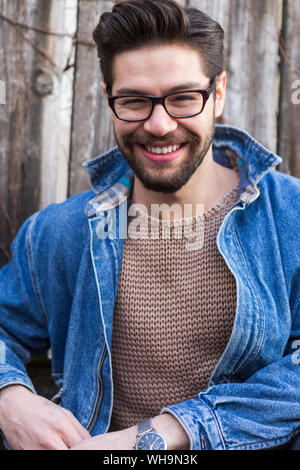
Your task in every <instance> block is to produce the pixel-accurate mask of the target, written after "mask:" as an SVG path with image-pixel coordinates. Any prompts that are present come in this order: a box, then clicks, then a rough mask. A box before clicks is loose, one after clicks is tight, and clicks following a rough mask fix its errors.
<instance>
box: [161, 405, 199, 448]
mask: <svg viewBox="0 0 300 470" xmlns="http://www.w3.org/2000/svg"><path fill="white" fill-rule="evenodd" d="M152 425H153V428H154V429H155V431H157V432H158V433H159V434H161V435H162V436H163V437H164V438H165V440H166V442H167V447H168V450H189V449H190V439H189V437H188V435H187V433H186V431H185V430H184V428H183V426H182V425H181V424H180V422H179V421H178V419H176V418H175V417H174V416H173V415H171V414H170V413H163V414H161V415H159V416H155V418H153V419H152Z"/></svg>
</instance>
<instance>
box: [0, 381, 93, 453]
mask: <svg viewBox="0 0 300 470" xmlns="http://www.w3.org/2000/svg"><path fill="white" fill-rule="evenodd" d="M0 428H1V430H2V431H3V433H4V435H5V438H6V440H7V442H8V444H9V445H10V446H11V447H12V449H14V450H46V449H48V450H66V449H68V448H70V447H72V446H74V445H76V444H79V443H80V442H81V441H83V440H85V439H88V438H90V434H89V433H88V432H87V431H86V429H84V428H83V427H82V426H81V424H80V423H79V421H77V419H76V418H75V417H74V416H73V414H72V413H70V412H69V411H68V410H66V409H64V408H62V407H60V406H58V405H56V404H54V403H52V402H51V401H49V400H47V399H46V398H43V397H40V396H38V395H35V394H34V393H32V392H31V391H30V390H29V389H27V388H26V387H23V386H22V385H11V386H8V387H5V388H4V389H2V390H1V391H0Z"/></svg>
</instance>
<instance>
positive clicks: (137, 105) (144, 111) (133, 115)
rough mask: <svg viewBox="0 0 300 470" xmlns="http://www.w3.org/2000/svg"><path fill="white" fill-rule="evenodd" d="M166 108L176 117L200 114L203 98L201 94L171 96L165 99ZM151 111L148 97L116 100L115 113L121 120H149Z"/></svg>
mask: <svg viewBox="0 0 300 470" xmlns="http://www.w3.org/2000/svg"><path fill="white" fill-rule="evenodd" d="M165 106H166V109H167V111H168V113H170V114H171V115H172V116H174V117H185V116H191V115H195V114H199V113H200V112H201V110H202V107H203V96H202V94H201V93H199V92H187V93H178V94H173V95H169V96H167V97H166V99H165ZM151 109H152V101H151V99H150V98H147V97H143V96H127V97H120V98H117V99H116V100H115V111H116V113H117V115H118V116H119V117H120V118H121V119H128V120H131V119H132V120H134V119H141V120H142V119H147V118H148V117H149V115H150V113H151Z"/></svg>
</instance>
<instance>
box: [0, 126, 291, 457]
mask: <svg viewBox="0 0 300 470" xmlns="http://www.w3.org/2000/svg"><path fill="white" fill-rule="evenodd" d="M232 154H235V155H237V156H238V167H239V173H240V199H239V201H238V203H237V204H236V205H235V206H234V207H233V208H232V209H231V210H230V211H229V213H228V214H227V215H226V217H225V219H224V220H223V222H222V225H221V227H220V229H219V232H218V236H217V246H218V249H219V251H220V253H221V255H222V256H223V257H224V260H225V262H226V264H227V266H228V268H229V269H230V271H231V272H232V273H233V275H234V277H235V280H236V288H237V306H236V316H235V322H234V326H233V330H232V334H231V337H230V340H229V342H228V345H227V347H226V349H225V351H224V353H223V355H222V357H220V360H219V362H218V364H217V366H216V368H215V370H214V372H213V374H212V376H211V377H210V380H209V384H208V387H207V388H206V389H205V390H199V394H198V395H197V396H195V397H194V398H193V399H188V400H186V401H184V402H181V403H177V404H172V405H170V406H166V407H165V408H163V409H162V410H161V412H169V413H171V414H173V415H174V416H175V417H176V418H177V419H178V420H179V421H180V423H181V424H182V426H183V427H184V429H185V430H186V432H187V434H188V436H189V438H190V443H191V446H190V448H191V449H216V450H217V449H229V450H234V449H239V450H244V449H245V450H250V449H264V448H272V447H276V446H281V445H283V444H285V443H286V442H288V441H290V440H291V439H292V437H293V436H295V435H296V434H297V433H298V432H299V431H300V243H299V234H300V218H299V208H300V180H299V179H297V178H294V177H292V176H289V175H286V174H283V173H281V172H279V171H272V170H273V169H274V168H275V167H276V166H277V165H278V163H280V162H281V158H280V157H278V156H276V155H274V154H273V153H271V152H270V151H268V150H266V149H265V148H263V147H262V146H261V145H260V144H258V143H257V142H256V141H255V140H254V139H253V138H252V137H251V136H250V135H249V134H247V133H246V132H244V131H242V130H240V129H238V128H234V127H229V126H222V125H217V126H216V132H215V137H214V141H213V155H214V159H215V161H217V162H218V163H219V164H221V165H224V166H227V167H231V165H232V163H231V162H232V159H231V158H230V155H232ZM84 166H85V167H86V169H87V171H88V173H89V176H90V181H91V186H92V190H89V191H86V192H83V193H80V194H78V195H76V196H73V197H71V198H69V199H68V200H67V201H65V202H63V203H61V204H51V205H50V206H48V207H47V208H45V209H43V210H41V211H39V212H37V213H35V214H33V215H32V216H31V217H30V218H29V219H28V220H27V221H25V223H24V224H23V225H22V227H21V229H20V230H19V232H18V234H17V236H16V238H15V240H14V242H13V245H12V250H13V259H12V261H10V262H9V263H7V264H6V265H5V266H4V267H3V268H2V269H1V270H0V388H2V387H4V386H6V385H9V384H23V385H24V386H26V387H28V388H29V389H31V390H32V391H33V392H35V390H34V387H33V384H32V382H31V380H30V379H29V377H28V375H27V373H26V364H27V363H28V361H29V359H30V354H31V353H38V352H45V351H47V350H48V349H49V348H51V355H52V374H53V377H54V379H55V381H56V383H57V385H58V386H59V387H60V396H61V405H62V406H63V407H65V408H67V409H69V410H70V411H71V412H72V413H73V414H74V415H75V416H76V417H77V419H78V420H79V421H80V422H81V424H82V425H83V426H84V427H85V428H87V429H88V430H89V431H90V432H91V435H96V434H101V433H105V432H106V431H107V430H108V428H109V423H110V417H111V413H112V406H113V380H112V361H111V343H112V325H113V311H114V304H115V300H116V295H117V287H118V277H119V273H120V269H121V264H122V253H123V246H124V238H125V237H123V236H121V235H120V233H121V231H120V232H118V233H119V236H117V237H115V236H110V233H111V232H110V230H111V228H114V229H118V228H122V224H123V222H124V219H126V217H127V212H126V211H127V208H128V204H129V201H130V185H131V181H132V176H133V175H132V173H131V170H130V168H129V167H128V165H127V163H126V161H125V160H124V158H123V156H122V155H121V153H120V151H119V150H118V148H117V147H115V148H114V149H112V150H111V151H109V152H107V153H105V154H104V155H102V156H100V157H97V158H95V159H93V160H91V161H89V162H86V163H84ZM95 193H96V194H95ZM116 195H118V199H119V201H118V200H117V199H116V197H115V196H116ZM120 195H121V197H119V196H120ZM122 220H123V222H122ZM105 227H108V229H107V230H106V231H105ZM109 227H110V228H109ZM105 234H106V235H105ZM103 235H104V236H103ZM141 301H142V298H141ZM132 399H133V400H134V397H132Z"/></svg>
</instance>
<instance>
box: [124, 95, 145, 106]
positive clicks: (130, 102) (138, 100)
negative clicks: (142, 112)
mask: <svg viewBox="0 0 300 470" xmlns="http://www.w3.org/2000/svg"><path fill="white" fill-rule="evenodd" d="M148 103H149V100H147V98H142V97H138V96H128V97H124V98H118V99H117V101H116V104H117V105H118V106H126V107H138V106H144V105H148Z"/></svg>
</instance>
